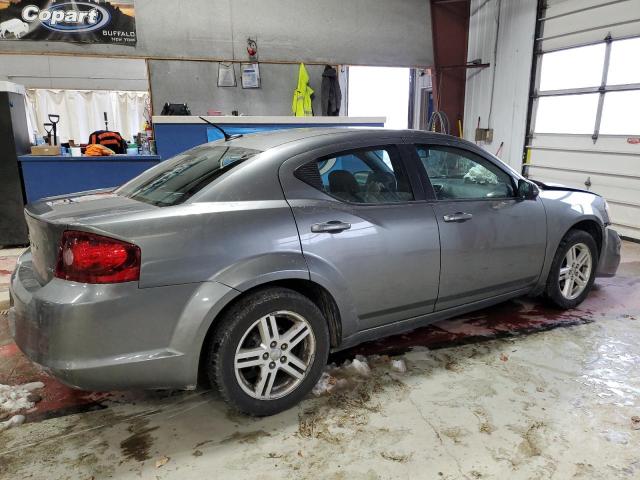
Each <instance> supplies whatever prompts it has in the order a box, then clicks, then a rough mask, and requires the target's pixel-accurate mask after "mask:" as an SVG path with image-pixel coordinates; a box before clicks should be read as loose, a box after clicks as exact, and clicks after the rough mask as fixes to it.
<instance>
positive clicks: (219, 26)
mask: <svg viewBox="0 0 640 480" xmlns="http://www.w3.org/2000/svg"><path fill="white" fill-rule="evenodd" d="M135 7H136V24H137V31H138V45H137V46H136V47H125V46H120V45H118V46H111V45H73V44H66V43H59V42H50V43H45V42H32V41H0V53H2V52H37V53H54V52H60V53H76V54H80V55H83V54H87V53H91V54H106V55H124V56H138V57H147V58H148V57H155V58H163V59H212V60H220V59H222V60H229V59H244V58H246V50H245V49H246V39H247V37H249V36H251V37H257V38H258V46H259V53H260V60H262V61H291V62H298V61H304V62H330V63H342V64H358V65H389V66H412V65H430V64H431V63H432V58H433V48H432V43H431V19H430V13H429V12H430V11H429V2H428V1H427V0H394V1H389V0H348V1H344V0H323V1H321V2H319V1H316V0H136V2H135Z"/></svg>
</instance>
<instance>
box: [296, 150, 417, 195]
mask: <svg viewBox="0 0 640 480" xmlns="http://www.w3.org/2000/svg"><path fill="white" fill-rule="evenodd" d="M316 163H317V166H318V170H319V172H320V179H321V181H322V190H323V191H325V192H326V193H328V194H329V195H332V196H334V197H337V198H339V199H341V200H345V201H347V202H354V203H396V202H406V201H410V200H413V198H414V197H413V192H412V191H411V186H410V184H409V178H408V176H407V173H406V171H405V170H404V166H403V165H402V161H401V159H400V157H399V155H398V154H397V153H396V150H395V149H393V148H377V149H374V150H371V149H362V150H354V151H350V152H345V153H343V154H340V155H336V156H332V157H329V158H323V159H320V160H318V161H317V162H316ZM310 180H311V181H309V182H308V183H311V184H314V182H313V179H310Z"/></svg>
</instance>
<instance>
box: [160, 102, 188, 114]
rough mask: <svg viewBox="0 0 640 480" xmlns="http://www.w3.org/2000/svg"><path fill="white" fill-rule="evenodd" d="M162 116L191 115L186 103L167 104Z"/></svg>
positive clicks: (163, 108)
mask: <svg viewBox="0 0 640 480" xmlns="http://www.w3.org/2000/svg"><path fill="white" fill-rule="evenodd" d="M160 115H191V110H189V107H188V106H187V104H186V103H165V104H164V107H162V112H161V113H160Z"/></svg>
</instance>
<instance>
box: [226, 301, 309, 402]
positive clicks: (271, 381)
mask: <svg viewBox="0 0 640 480" xmlns="http://www.w3.org/2000/svg"><path fill="white" fill-rule="evenodd" d="M315 352H316V340H315V336H314V334H313V330H312V328H311V325H310V324H309V322H308V321H307V320H306V319H305V318H304V317H303V316H302V315H299V314H297V313H295V312H291V311H286V310H283V311H277V312H273V313H270V314H268V315H265V316H263V317H261V318H259V319H258V320H256V321H255V322H254V323H253V324H252V325H251V326H250V327H249V328H248V329H247V331H246V332H245V333H244V335H243V336H242V339H241V340H240V342H239V344H238V347H237V349H236V353H235V356H234V370H235V375H236V380H237V381H238V383H239V385H240V387H241V388H242V390H243V391H244V392H245V393H246V394H248V395H250V396H251V397H253V398H256V399H258V400H273V399H276V398H281V397H284V396H286V395H288V394H289V393H291V392H292V391H293V390H295V389H296V387H298V385H300V383H301V382H302V380H303V379H304V378H305V376H306V375H307V373H308V371H309V369H310V368H311V365H312V364H313V359H314V356H315Z"/></svg>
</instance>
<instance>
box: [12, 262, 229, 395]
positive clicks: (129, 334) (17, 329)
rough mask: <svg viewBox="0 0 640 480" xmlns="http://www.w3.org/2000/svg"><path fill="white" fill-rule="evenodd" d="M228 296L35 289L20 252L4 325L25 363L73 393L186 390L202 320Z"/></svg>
mask: <svg viewBox="0 0 640 480" xmlns="http://www.w3.org/2000/svg"><path fill="white" fill-rule="evenodd" d="M231 291H233V290H232V289H230V288H229V287H226V286H225V285H221V284H219V283H208V282H206V283H198V284H196V283H193V284H183V285H172V286H165V287H154V288H139V287H138V284H137V282H127V283H119V284H104V285H95V284H82V283H75V282H69V281H65V280H60V279H57V278H54V279H52V280H51V281H50V282H48V283H47V284H46V285H43V286H42V285H40V284H39V283H38V281H37V280H36V278H35V276H34V275H33V270H32V264H31V255H30V253H29V252H28V251H27V252H26V253H25V254H23V256H22V257H21V258H20V260H19V262H18V265H17V267H16V270H15V272H14V273H13V275H12V277H11V284H10V294H11V301H12V307H11V308H10V310H9V323H10V329H11V332H12V335H13V337H14V340H15V342H16V344H17V345H18V347H19V348H20V349H21V350H22V351H23V352H24V353H25V354H26V355H27V357H29V358H30V359H31V360H33V361H34V362H36V363H38V364H40V365H42V366H43V367H44V368H45V369H46V370H47V371H48V372H50V373H51V374H53V375H54V376H55V377H57V378H59V379H60V380H61V381H62V382H64V383H66V384H68V385H70V386H72V387H76V388H82V389H86V390H117V389H131V388H192V387H195V385H196V383H197V366H198V360H199V355H200V350H201V346H202V341H203V339H204V336H205V335H206V331H207V328H208V325H209V323H210V322H209V323H207V322H208V317H209V316H210V315H214V314H215V312H216V306H217V304H218V303H219V302H223V300H224V298H225V297H226V296H228V295H229V294H230V293H231ZM233 292H235V291H233Z"/></svg>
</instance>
